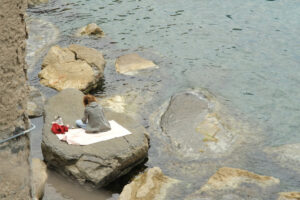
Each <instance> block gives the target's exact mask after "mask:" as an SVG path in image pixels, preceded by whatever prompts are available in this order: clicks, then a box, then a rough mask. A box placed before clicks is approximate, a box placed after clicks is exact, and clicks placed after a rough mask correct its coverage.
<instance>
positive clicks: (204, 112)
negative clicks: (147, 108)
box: [156, 91, 236, 159]
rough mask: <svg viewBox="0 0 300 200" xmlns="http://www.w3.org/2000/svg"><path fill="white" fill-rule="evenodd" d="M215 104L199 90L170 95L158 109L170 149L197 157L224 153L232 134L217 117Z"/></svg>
mask: <svg viewBox="0 0 300 200" xmlns="http://www.w3.org/2000/svg"><path fill="white" fill-rule="evenodd" d="M215 104H216V103H215V102H213V101H212V100H211V99H210V98H208V97H207V96H206V95H204V94H202V93H200V92H194V91H187V92H182V93H179V94H176V95H174V96H172V98H171V99H170V101H169V102H168V103H167V106H165V108H162V109H161V110H162V111H163V113H162V114H161V117H160V118H161V120H160V127H161V130H162V137H164V138H168V141H169V142H168V144H167V145H168V146H169V148H171V149H172V151H173V152H177V153H178V154H179V155H181V156H182V157H185V158H191V159H198V158H204V157H207V158H216V157H219V156H222V155H223V156H224V154H228V153H230V152H231V151H232V150H233V144H234V142H235V139H236V135H235V134H234V133H233V132H231V130H229V129H227V128H226V126H224V125H223V123H222V122H221V121H220V120H219V118H218V113H217V112H216V110H215V106H216V105H215ZM156 118H158V117H156Z"/></svg>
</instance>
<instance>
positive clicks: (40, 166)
mask: <svg viewBox="0 0 300 200" xmlns="http://www.w3.org/2000/svg"><path fill="white" fill-rule="evenodd" d="M31 176H32V177H31V196H32V198H33V200H39V199H42V198H43V196H44V189H45V184H46V181H47V178H48V175H47V166H46V164H45V163H44V162H43V161H41V160H40V159H38V158H32V162H31Z"/></svg>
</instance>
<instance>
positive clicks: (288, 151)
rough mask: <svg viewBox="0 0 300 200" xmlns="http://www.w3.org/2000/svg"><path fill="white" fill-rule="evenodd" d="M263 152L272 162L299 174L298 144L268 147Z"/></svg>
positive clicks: (299, 155)
mask: <svg viewBox="0 0 300 200" xmlns="http://www.w3.org/2000/svg"><path fill="white" fill-rule="evenodd" d="M264 151H265V152H266V153H267V155H268V156H269V157H270V158H271V159H272V160H273V161H274V162H276V163H278V164H279V165H281V166H282V167H286V168H289V169H291V170H293V171H295V172H297V173H298V174H300V168H299V166H300V143H296V144H286V145H282V146H278V147H268V148H265V149H264Z"/></svg>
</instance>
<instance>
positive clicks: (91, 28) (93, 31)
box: [75, 23, 104, 37]
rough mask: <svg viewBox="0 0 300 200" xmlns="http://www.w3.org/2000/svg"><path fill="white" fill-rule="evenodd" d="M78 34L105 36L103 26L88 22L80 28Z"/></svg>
mask: <svg viewBox="0 0 300 200" xmlns="http://www.w3.org/2000/svg"><path fill="white" fill-rule="evenodd" d="M75 35H76V36H82V35H93V36H97V37H103V36H104V32H103V31H102V30H101V28H100V27H99V26H98V25H97V24H95V23H92V24H88V25H86V26H84V27H82V28H80V29H79V30H78V31H77V32H76V34H75Z"/></svg>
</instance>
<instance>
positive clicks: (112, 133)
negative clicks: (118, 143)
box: [56, 120, 131, 145]
mask: <svg viewBox="0 0 300 200" xmlns="http://www.w3.org/2000/svg"><path fill="white" fill-rule="evenodd" d="M109 123H110V127H111V130H109V131H106V132H99V133H93V134H88V133H86V132H85V130H84V129H82V128H75V129H69V131H68V132H66V133H65V134H56V135H57V137H58V138H59V140H64V141H66V142H67V143H68V144H75V145H89V144H93V143H96V142H101V141H105V140H110V139H113V138H117V137H122V136H125V135H129V134H131V132H130V131H129V130H127V129H126V128H124V127H123V126H121V125H120V124H118V123H117V122H115V121H114V120H111V121H109Z"/></svg>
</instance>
